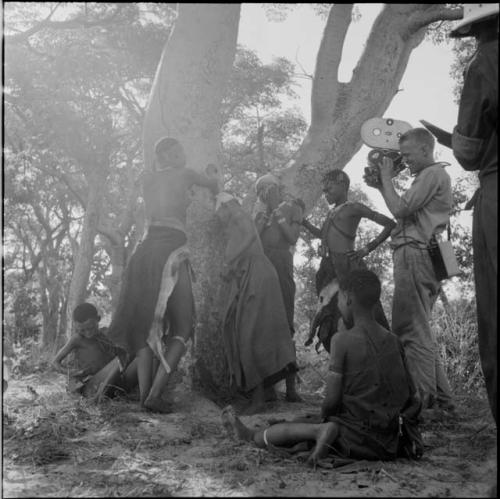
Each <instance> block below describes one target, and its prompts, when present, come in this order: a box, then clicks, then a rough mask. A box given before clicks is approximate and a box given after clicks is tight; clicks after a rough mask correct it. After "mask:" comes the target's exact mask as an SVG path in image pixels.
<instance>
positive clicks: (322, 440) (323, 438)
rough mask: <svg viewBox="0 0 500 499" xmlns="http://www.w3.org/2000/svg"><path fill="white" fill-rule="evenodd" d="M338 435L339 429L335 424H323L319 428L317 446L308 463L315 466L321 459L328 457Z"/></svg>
mask: <svg viewBox="0 0 500 499" xmlns="http://www.w3.org/2000/svg"><path fill="white" fill-rule="evenodd" d="M337 435H338V429H337V425H336V424H335V423H323V424H322V425H321V426H320V428H319V431H318V436H317V437H316V445H315V446H314V449H313V451H312V452H311V455H310V456H309V459H308V460H307V463H308V464H310V465H313V466H315V465H316V463H317V462H318V461H319V460H320V459H322V458H324V457H326V456H327V455H328V452H329V450H330V448H331V445H332V444H333V442H334V441H335V439H336V438H337Z"/></svg>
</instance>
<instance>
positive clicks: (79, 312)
mask: <svg viewBox="0 0 500 499" xmlns="http://www.w3.org/2000/svg"><path fill="white" fill-rule="evenodd" d="M100 320H101V317H100V316H99V314H98V313H97V309H96V308H95V307H94V305H92V304H91V303H80V305H77V306H76V307H75V309H74V310H73V326H74V330H75V333H76V334H79V335H80V336H83V337H85V338H92V337H93V336H95V335H96V334H97V333H98V331H99V321H100Z"/></svg>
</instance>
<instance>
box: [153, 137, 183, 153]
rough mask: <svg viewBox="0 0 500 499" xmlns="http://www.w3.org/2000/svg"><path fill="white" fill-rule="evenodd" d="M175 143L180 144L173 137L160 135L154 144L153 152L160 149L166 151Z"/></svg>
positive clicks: (157, 151)
mask: <svg viewBox="0 0 500 499" xmlns="http://www.w3.org/2000/svg"><path fill="white" fill-rule="evenodd" d="M177 144H179V145H180V142H179V141H178V140H177V139H174V138H173V137H162V138H161V139H159V140H158V141H157V142H156V144H155V154H159V152H160V151H168V150H169V149H170V148H171V147H174V146H175V145H177Z"/></svg>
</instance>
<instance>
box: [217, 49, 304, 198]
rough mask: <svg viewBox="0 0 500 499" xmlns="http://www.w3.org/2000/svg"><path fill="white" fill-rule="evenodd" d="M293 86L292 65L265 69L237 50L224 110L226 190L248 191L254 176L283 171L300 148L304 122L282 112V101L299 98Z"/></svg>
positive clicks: (295, 113) (293, 113)
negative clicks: (271, 171)
mask: <svg viewBox="0 0 500 499" xmlns="http://www.w3.org/2000/svg"><path fill="white" fill-rule="evenodd" d="M293 86H294V66H293V64H292V63H291V62H290V61H288V60H286V59H284V58H276V59H275V60H274V61H273V62H272V63H270V64H263V63H262V62H261V61H260V60H259V58H258V57H257V55H256V54H255V53H254V52H252V51H250V50H248V49H246V48H244V47H239V48H238V50H237V52H236V57H235V62H234V69H233V72H232V75H231V78H230V80H229V83H228V92H227V96H226V98H225V99H224V101H223V106H222V115H223V119H224V126H223V154H224V166H225V172H226V177H225V183H226V187H225V188H226V189H229V190H232V191H233V192H235V193H243V192H248V190H249V188H250V186H251V184H252V183H253V182H254V181H255V179H256V178H257V176H259V175H262V174H263V173H265V172H267V171H270V170H273V171H275V170H279V169H280V168H282V167H283V166H284V165H285V164H286V163H287V162H288V161H289V159H290V158H291V156H292V154H293V152H295V150H296V149H297V148H298V146H299V145H300V142H301V140H302V138H303V136H304V135H305V132H306V122H305V120H304V118H303V117H302V115H301V114H300V112H299V111H298V110H296V109H294V108H291V109H290V108H289V109H283V107H282V100H283V98H288V99H292V100H293V99H295V98H296V97H297V95H296V93H295V92H294V90H293Z"/></svg>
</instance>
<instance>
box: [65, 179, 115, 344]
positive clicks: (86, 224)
mask: <svg viewBox="0 0 500 499" xmlns="http://www.w3.org/2000/svg"><path fill="white" fill-rule="evenodd" d="M106 177H107V174H106V173H105V171H104V170H102V171H99V170H91V171H89V174H88V175H87V181H88V188H89V190H88V198H87V205H86V210H85V217H84V220H83V227H82V233H81V236H80V243H79V245H78V249H77V252H76V255H75V258H74V267H73V274H72V276H71V284H70V287H69V293H68V300H67V307H66V314H67V319H68V320H67V323H68V325H70V324H72V320H71V314H72V312H73V309H74V308H75V306H76V305H78V304H79V303H81V302H83V301H84V300H85V299H86V294H87V285H88V281H89V276H90V269H91V267H92V261H93V258H94V245H95V237H96V234H97V228H98V224H99V217H100V212H101V206H102V202H103V198H104V189H105V184H106ZM70 335H71V326H70V327H69V328H68V329H67V331H66V336H68V337H69V336H70Z"/></svg>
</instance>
